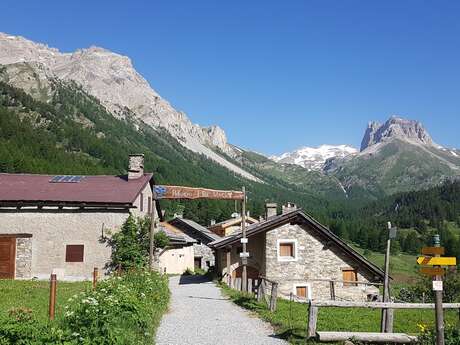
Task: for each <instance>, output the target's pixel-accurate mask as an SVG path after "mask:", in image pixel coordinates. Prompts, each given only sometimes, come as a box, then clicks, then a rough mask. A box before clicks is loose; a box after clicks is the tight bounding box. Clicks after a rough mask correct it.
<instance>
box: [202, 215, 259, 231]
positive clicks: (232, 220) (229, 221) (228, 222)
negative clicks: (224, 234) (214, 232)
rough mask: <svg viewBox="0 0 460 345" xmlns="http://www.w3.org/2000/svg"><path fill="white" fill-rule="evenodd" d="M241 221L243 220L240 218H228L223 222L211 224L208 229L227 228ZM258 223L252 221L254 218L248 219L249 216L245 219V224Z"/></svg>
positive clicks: (254, 220)
mask: <svg viewBox="0 0 460 345" xmlns="http://www.w3.org/2000/svg"><path fill="white" fill-rule="evenodd" d="M242 220H243V218H242V217H238V218H230V219H227V220H224V221H222V222H219V223H216V224H213V225H211V226H209V227H208V229H213V228H217V227H222V228H226V227H229V226H233V225H236V224H239V223H241V221H242ZM258 222H259V221H258V220H257V219H254V218H252V217H249V216H247V217H246V223H251V224H255V223H258Z"/></svg>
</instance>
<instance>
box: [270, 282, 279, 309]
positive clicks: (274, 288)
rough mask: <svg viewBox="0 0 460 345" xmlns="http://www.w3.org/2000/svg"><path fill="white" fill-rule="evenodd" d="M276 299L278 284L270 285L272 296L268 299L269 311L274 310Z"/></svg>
mask: <svg viewBox="0 0 460 345" xmlns="http://www.w3.org/2000/svg"><path fill="white" fill-rule="evenodd" d="M277 298H278V283H272V296H271V299H270V311H275V310H276V299H277Z"/></svg>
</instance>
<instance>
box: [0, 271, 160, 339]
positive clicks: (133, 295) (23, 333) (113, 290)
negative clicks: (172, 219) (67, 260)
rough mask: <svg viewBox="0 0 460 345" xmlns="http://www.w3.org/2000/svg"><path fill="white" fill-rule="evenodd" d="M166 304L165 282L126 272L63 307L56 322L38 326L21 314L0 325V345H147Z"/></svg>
mask: <svg viewBox="0 0 460 345" xmlns="http://www.w3.org/2000/svg"><path fill="white" fill-rule="evenodd" d="M168 302H169V290H168V280H167V278H166V277H163V276H160V275H159V274H158V273H154V272H148V271H130V272H127V273H126V274H123V275H122V276H113V277H111V278H109V279H107V280H104V281H102V282H100V283H99V284H98V286H97V289H96V290H88V291H86V292H81V293H79V294H77V295H75V296H73V297H71V298H70V299H69V301H68V305H67V306H66V308H65V310H66V312H65V318H64V319H63V320H62V321H60V322H51V323H40V322H37V320H35V319H34V317H33V314H32V312H31V311H30V310H27V309H18V310H12V311H11V312H10V314H9V315H8V316H7V317H4V318H3V319H0V345H13V344H15V345H42V344H50V345H76V344H80V345H89V344H92V345H128V344H134V345H136V344H139V345H140V344H152V343H153V340H154V334H155V330H156V328H157V327H158V325H159V322H160V320H161V316H162V315H163V313H164V312H165V311H166V308H167V306H168Z"/></svg>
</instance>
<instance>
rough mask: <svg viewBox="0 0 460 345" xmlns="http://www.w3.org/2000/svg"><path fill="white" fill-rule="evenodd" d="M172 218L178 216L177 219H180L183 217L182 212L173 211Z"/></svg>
mask: <svg viewBox="0 0 460 345" xmlns="http://www.w3.org/2000/svg"><path fill="white" fill-rule="evenodd" d="M173 218H179V219H182V218H184V215H183V214H182V212H181V213H174V216H173Z"/></svg>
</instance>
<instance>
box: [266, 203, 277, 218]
mask: <svg viewBox="0 0 460 345" xmlns="http://www.w3.org/2000/svg"><path fill="white" fill-rule="evenodd" d="M277 208H278V205H277V204H276V202H271V203H267V204H265V219H268V218H270V217H273V216H276V215H277V214H278V210H277Z"/></svg>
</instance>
